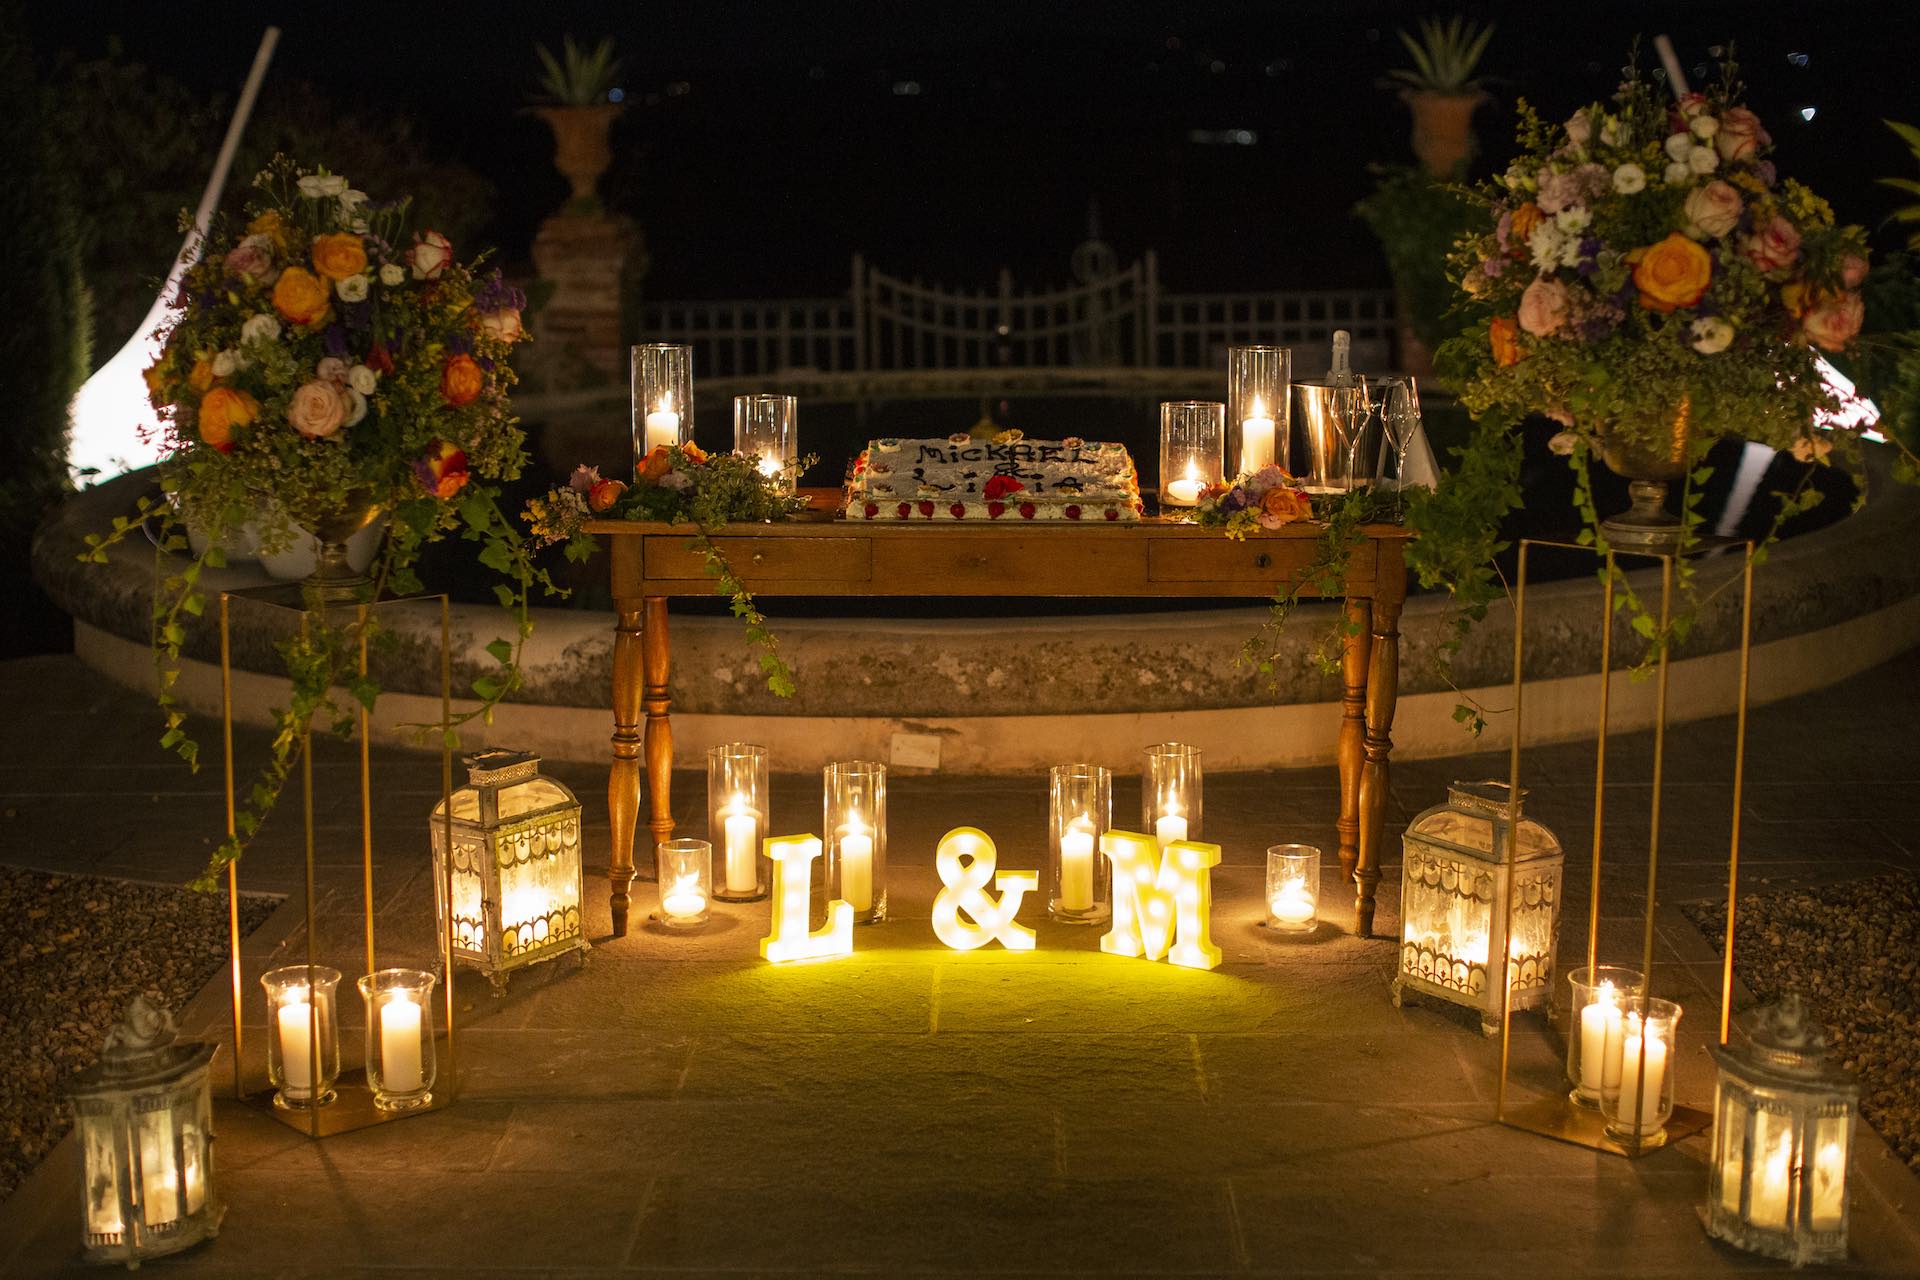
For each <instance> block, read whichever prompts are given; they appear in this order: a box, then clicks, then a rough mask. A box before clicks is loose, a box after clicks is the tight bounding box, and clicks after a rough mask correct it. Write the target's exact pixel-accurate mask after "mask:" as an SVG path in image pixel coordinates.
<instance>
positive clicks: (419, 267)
mask: <svg viewBox="0 0 1920 1280" xmlns="http://www.w3.org/2000/svg"><path fill="white" fill-rule="evenodd" d="M452 262H453V242H452V241H451V240H449V239H447V238H446V237H445V236H443V235H441V234H440V233H439V232H438V231H431V230H429V231H422V232H421V233H420V234H419V235H417V236H415V237H414V238H413V248H411V249H409V250H407V265H408V266H409V267H411V268H413V278H414V279H415V280H438V279H439V278H440V273H441V272H443V271H445V270H446V269H447V267H448V266H449V265H450V264H451V263H452Z"/></svg>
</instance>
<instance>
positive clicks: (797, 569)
mask: <svg viewBox="0 0 1920 1280" xmlns="http://www.w3.org/2000/svg"><path fill="white" fill-rule="evenodd" d="M808 496H809V498H810V500H811V501H812V502H813V503H814V504H815V506H816V508H831V506H832V505H833V504H834V503H835V502H836V501H837V500H838V497H839V491H838V490H818V491H809V493H808ZM810 517H811V518H810ZM587 528H588V530H589V531H590V532H592V533H594V534H597V535H600V536H603V537H605V538H606V539H607V540H608V541H609V542H610V543H611V544H612V550H613V598H614V608H615V610H616V612H617V614H618V620H617V621H616V623H615V627H616V631H615V635H614V643H613V770H612V774H611V776H610V777H609V778H608V780H607V816H608V819H609V821H610V822H611V824H612V827H613V850H612V857H611V858H610V859H609V861H608V870H607V875H608V879H609V880H610V881H611V883H612V894H613V931H614V935H615V936H616V937H619V936H623V935H625V933H626V931H627V913H628V904H629V900H628V892H629V890H630V888H631V887H632V884H633V878H634V862H633V836H634V828H635V824H636V823H637V821H638V819H639V813H640V772H641V770H640V761H641V755H642V751H643V750H644V752H645V758H646V776H647V793H648V796H649V800H650V817H649V820H648V826H649V828H650V829H651V830H652V832H653V837H654V839H655V840H656V841H659V840H670V839H672V838H673V809H672V805H671V803H670V799H669V797H670V791H669V788H670V786H671V782H672V769H673V729H672V726H671V724H670V722H669V719H668V714H667V712H668V707H669V705H670V704H671V698H670V697H669V694H668V684H669V678H670V675H671V659H670V651H669V648H668V640H667V600H668V599H669V598H670V597H673V596H708V595H711V594H712V593H713V579H712V578H711V577H709V576H708V575H707V573H706V569H705V562H704V560H703V559H702V557H701V556H700V555H699V553H698V552H696V551H694V550H693V549H692V548H691V546H690V539H689V536H688V529H687V526H685V525H678V526H675V525H667V524H644V523H639V522H634V521H622V520H598V521H594V522H593V523H591V524H589V525H588V526H587ZM1319 532H1320V526H1319V525H1315V524H1294V525H1289V526H1287V527H1286V528H1284V529H1279V530H1275V531H1272V532H1266V531H1262V532H1259V533H1256V534H1254V535H1253V536H1250V537H1249V538H1247V540H1246V541H1244V542H1234V541H1232V540H1230V539H1228V538H1226V537H1225V536H1223V535H1222V534H1221V533H1220V532H1219V531H1217V530H1208V529H1201V528H1198V527H1196V526H1194V525H1191V524H1186V523H1183V522H1180V521H1177V520H1163V519H1160V518H1157V517H1149V518H1147V519H1144V520H1142V521H1140V522H1139V523H1137V524H1117V523H1116V524H1106V523H1102V524H1072V523H1064V522H1063V523H1058V524H1054V523H1049V524H1047V525H1041V526H1036V525H1033V524H1028V523H1012V524H1008V523H1004V522H994V523H991V524H990V523H988V522H987V521H984V520H982V521H979V522H974V521H971V520H968V521H958V520H953V521H940V522H932V521H929V522H924V523H923V522H919V521H913V522H894V521H882V520H873V521H866V520H859V521H849V520H843V519H835V518H832V516H831V513H830V510H815V511H810V512H809V513H807V515H806V516H803V517H801V518H799V519H796V520H793V521H788V522H784V523H781V524H763V525H740V526H735V527H731V528H729V529H727V530H726V531H725V532H723V533H721V534H719V535H717V536H716V537H715V542H716V543H717V544H718V545H719V547H720V549H721V550H722V551H723V552H724V553H725V554H726V556H727V559H728V561H729V562H730V563H731V564H732V565H733V569H734V572H735V573H736V574H738V575H739V577H740V578H741V579H742V580H743V581H744V582H745V583H746V585H747V586H748V588H749V589H750V590H752V591H753V592H754V593H755V594H756V595H763V596H1062V597H1072V596H1079V597H1109V598H1110V597H1127V596H1168V597H1202V598H1206V597H1247V598H1267V597H1271V596H1272V595H1273V594H1274V592H1275V590H1276V589H1277V588H1279V587H1281V586H1283V585H1286V584H1289V583H1292V582H1293V581H1295V580H1296V579H1298V578H1299V577H1300V576H1301V575H1302V574H1303V573H1304V572H1305V571H1306V570H1307V569H1308V568H1310V567H1311V565H1312V563H1313V558H1314V540H1315V538H1316V537H1317V536H1318V534H1319ZM1362 532H1363V533H1364V535H1365V537H1366V542H1365V544H1364V545H1363V546H1360V547H1357V548H1355V550H1354V552H1353V555H1352V557H1351V559H1350V560H1349V562H1348V566H1347V575H1346V581H1345V583H1344V586H1343V589H1342V591H1341V593H1340V594H1342V595H1343V596H1344V598H1345V602H1346V605H1345V607H1346V614H1347V619H1348V621H1349V623H1351V624H1352V628H1351V630H1352V634H1351V635H1350V636H1349V638H1348V640H1347V642H1346V645H1345V650H1344V653H1343V654H1342V664H1341V665H1342V670H1341V707H1342V718H1341V721H1340V735H1339V741H1338V751H1337V755H1338V759H1339V764H1340V813H1339V819H1338V823H1339V832H1340V867H1341V870H1342V871H1343V872H1344V873H1345V874H1346V876H1347V878H1348V879H1349V880H1351V881H1352V882H1353V884H1354V885H1355V898H1354V928H1355V930H1356V931H1357V932H1358V933H1359V934H1360V935H1361V936H1362V937H1365V936H1367V935H1369V934H1370V933H1371V931H1372V927H1373V893H1374V886H1375V885H1377V884H1378V883H1379V881H1380V828H1381V823H1382V820H1383V818H1384V816H1385V813H1386V804H1387V757H1388V754H1389V752H1391V750H1392V749H1393V742H1392V739H1391V737H1390V736H1389V735H1390V733H1391V731H1392V729H1393V709H1394V701H1395V698H1396V697H1397V695H1398V689H1399V678H1400V675H1399V673H1400V633H1399V625H1400V606H1401V604H1402V603H1403V602H1404V601H1405V599H1406V589H1407V582H1406V569H1405V561H1404V555H1403V552H1404V545H1405V540H1406V538H1407V536H1408V534H1407V531H1406V530H1405V529H1404V528H1402V527H1400V526H1398V525H1368V526H1366V527H1365V528H1364V529H1363V531H1362ZM643 717H644V718H643ZM643 725H644V729H643Z"/></svg>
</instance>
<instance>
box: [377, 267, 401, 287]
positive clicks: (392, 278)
mask: <svg viewBox="0 0 1920 1280" xmlns="http://www.w3.org/2000/svg"><path fill="white" fill-rule="evenodd" d="M406 282H407V269H406V268H405V267H403V266H401V265H400V264H399V263H397V262H389V263H386V264H384V265H382V266H381V268H380V283H381V284H383V285H385V286H387V288H389V289H393V288H397V287H398V286H400V285H403V284H405V283H406Z"/></svg>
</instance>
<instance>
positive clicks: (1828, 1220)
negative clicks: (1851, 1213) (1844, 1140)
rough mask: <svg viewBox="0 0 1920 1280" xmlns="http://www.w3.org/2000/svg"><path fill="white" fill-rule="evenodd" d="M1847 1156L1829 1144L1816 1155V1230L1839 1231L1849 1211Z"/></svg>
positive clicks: (1844, 1151) (1838, 1147) (1836, 1144)
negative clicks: (1841, 1222)
mask: <svg viewBox="0 0 1920 1280" xmlns="http://www.w3.org/2000/svg"><path fill="white" fill-rule="evenodd" d="M1846 1187H1847V1153H1846V1150H1845V1149H1844V1148H1843V1147H1841V1145H1840V1144H1839V1143H1837V1142H1825V1143H1822V1144H1821V1145H1820V1149H1819V1150H1818V1151H1816V1152H1815V1153H1814V1156H1813V1229H1814V1230H1815V1231H1837V1230H1838V1229H1839V1227H1840V1221H1841V1219H1842V1218H1843V1217H1844V1216H1845V1214H1846V1211H1847V1191H1846Z"/></svg>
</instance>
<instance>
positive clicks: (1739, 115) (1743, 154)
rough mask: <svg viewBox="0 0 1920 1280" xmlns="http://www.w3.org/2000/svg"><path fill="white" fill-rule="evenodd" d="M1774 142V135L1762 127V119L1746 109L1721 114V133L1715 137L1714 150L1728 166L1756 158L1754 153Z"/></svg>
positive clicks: (1729, 110)
mask: <svg viewBox="0 0 1920 1280" xmlns="http://www.w3.org/2000/svg"><path fill="white" fill-rule="evenodd" d="M1772 141H1773V137H1772V135H1770V134H1768V132H1767V131H1766V130H1765V129H1763V128H1761V127H1760V117H1759V116H1757V115H1755V114H1753V112H1751V111H1749V110H1748V109H1747V108H1745V107H1728V108H1727V109H1726V110H1725V111H1723V112H1721V113H1720V132H1718V133H1716V134H1714V135H1713V145H1714V148H1715V149H1716V150H1717V151H1719V153H1720V158H1721V159H1722V160H1725V161H1726V162H1727V163H1728V164H1733V163H1736V162H1737V161H1741V160H1747V159H1752V158H1754V152H1756V151H1758V150H1759V149H1760V148H1761V147H1764V146H1767V145H1769V144H1770V143H1772Z"/></svg>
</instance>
